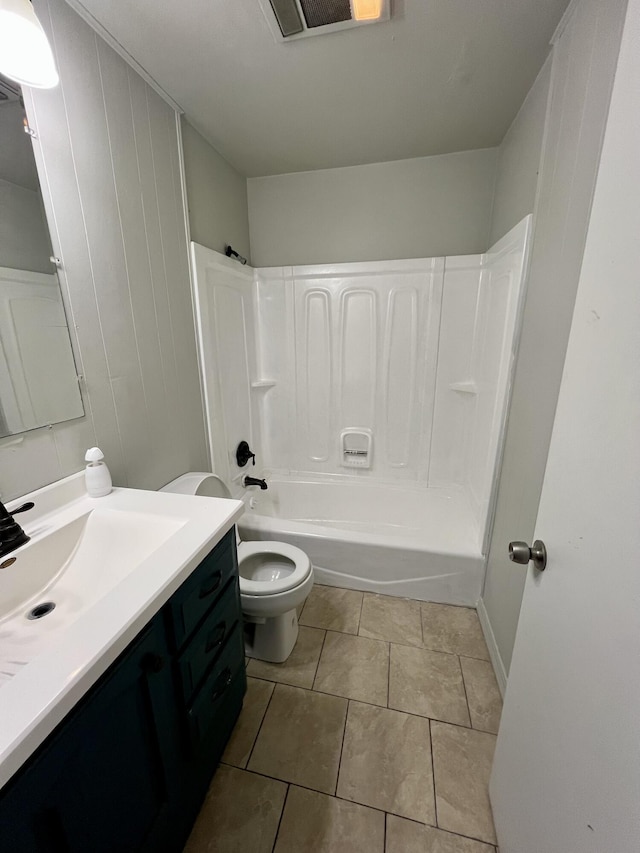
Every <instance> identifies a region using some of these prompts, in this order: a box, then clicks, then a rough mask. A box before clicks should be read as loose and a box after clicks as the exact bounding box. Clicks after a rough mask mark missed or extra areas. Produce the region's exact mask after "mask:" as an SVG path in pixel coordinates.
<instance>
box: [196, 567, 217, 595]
mask: <svg viewBox="0 0 640 853" xmlns="http://www.w3.org/2000/svg"><path fill="white" fill-rule="evenodd" d="M221 582H222V572H215V574H213V575H211V578H210V581H209V585H208V586H203V587H202V589H201V590H200V595H199V596H198V597H199V598H206V597H207V596H208V595H211V593H213V592H215V591H216V590H217V589H218V587H219V586H220V584H221Z"/></svg>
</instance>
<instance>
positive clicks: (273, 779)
mask: <svg viewBox="0 0 640 853" xmlns="http://www.w3.org/2000/svg"><path fill="white" fill-rule="evenodd" d="M433 722H440V720H434V721H433ZM220 766H224V767H229V768H231V769H232V770H240V771H241V772H242V773H249V774H251V775H252V776H260V777H261V778H262V779H269V780H270V781H271V782H280V783H281V784H282V785H287V787H288V788H292V787H293V788H302V790H304V791H310V792H311V793H312V794H320V795H321V796H323V797H329V798H330V799H332V800H341V801H342V802H344V803H353V804H354V805H356V806H362V807H363V808H365V809H371V811H374V812H380V813H381V814H388V815H392V816H393V817H398V818H401V819H402V820H408V821H410V822H411V823H416V824H418V826H425V827H430V828H431V829H439V830H440V831H441V832H446V833H447V834H448V835H455V836H456V837H457V838H468V839H469V841H478V842H480V843H481V844H486V845H487V847H494V846H495V845H494V844H493V843H492V842H491V841H484V840H483V839H482V838H478V837H477V836H474V835H463V834H462V833H461V832H453V831H452V830H451V829H444V828H443V827H440V826H437V825H436V824H434V823H427V822H426V821H422V820H416V819H415V818H413V817H407V816H406V815H403V814H396V812H390V811H387V810H385V809H381V808H379V807H378V806H372V805H370V804H369V803H362V802H360V801H359V800H348V799H347V798H346V797H341V796H340V795H339V794H328V793H327V792H326V791H320V790H319V789H318V788H310V787H309V786H308V785H303V784H302V783H301V782H289V781H288V780H287V779H280V778H279V777H278V776H269V774H268V773H263V772H258V771H257V770H249V769H248V768H246V767H236V765H235V764H228V763H227V762H226V761H221V762H220ZM283 810H284V809H283Z"/></svg>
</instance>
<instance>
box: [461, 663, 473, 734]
mask: <svg viewBox="0 0 640 853" xmlns="http://www.w3.org/2000/svg"><path fill="white" fill-rule="evenodd" d="M457 658H458V667H459V668H460V676H461V678H462V689H463V690H464V700H465V702H466V703H467V714H468V715H469V728H471V729H475V726H474V725H473V719H472V717H471V705H470V704H469V694H468V693H467V682H466V681H465V678H464V669H463V668H462V661H461V660H460V655H457Z"/></svg>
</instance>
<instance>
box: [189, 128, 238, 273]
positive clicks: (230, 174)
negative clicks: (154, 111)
mask: <svg viewBox="0 0 640 853" xmlns="http://www.w3.org/2000/svg"><path fill="white" fill-rule="evenodd" d="M182 145H183V149H184V173H185V180H186V185H187V200H188V206H189V226H190V230H191V239H192V240H194V241H195V242H196V243H199V244H200V245H202V246H207V247H208V248H209V249H215V251H216V252H222V253H224V250H225V247H226V246H227V245H231V246H233V248H234V249H235V250H236V252H239V253H240V254H241V255H243V256H244V257H246V258H247V259H248V261H249V263H251V253H250V245H249V210H248V205H247V181H246V178H244V177H243V176H242V175H240V174H239V173H238V172H236V170H235V169H234V168H233V166H231V165H229V163H227V161H226V160H225V159H224V157H222V155H221V154H218V152H217V151H216V149H215V148H213V147H212V146H211V145H210V144H209V143H208V142H207V140H206V139H205V138H204V137H203V136H201V135H200V134H199V133H198V131H197V130H196V129H195V128H194V127H192V126H191V125H190V124H189V122H188V121H186V120H185V119H184V117H183V119H182Z"/></svg>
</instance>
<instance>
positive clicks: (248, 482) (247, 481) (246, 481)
mask: <svg viewBox="0 0 640 853" xmlns="http://www.w3.org/2000/svg"><path fill="white" fill-rule="evenodd" d="M242 485H243V486H244V487H245V489H246V488H247V486H260V488H261V489H262V490H263V491H264V490H265V489H268V488H269V487H268V486H267V481H266V480H259V479H258V478H257V477H249V476H248V475H245V476H244V477H243V478H242Z"/></svg>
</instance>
